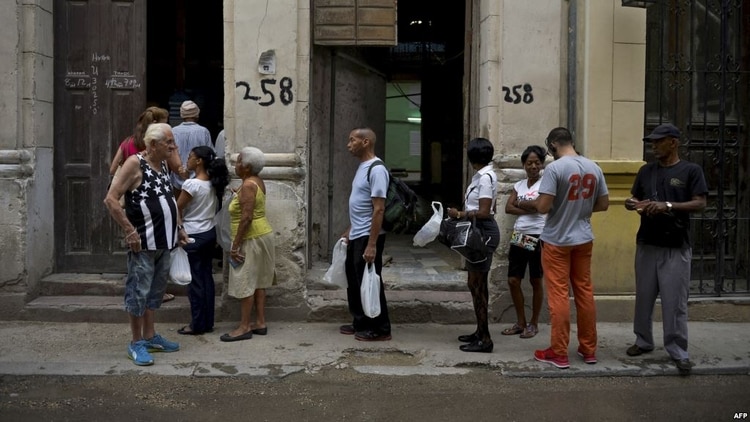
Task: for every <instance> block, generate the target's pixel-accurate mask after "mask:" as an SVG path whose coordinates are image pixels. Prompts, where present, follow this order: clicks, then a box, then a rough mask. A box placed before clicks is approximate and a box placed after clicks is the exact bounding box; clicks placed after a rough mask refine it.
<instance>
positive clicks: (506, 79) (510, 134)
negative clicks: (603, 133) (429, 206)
mask: <svg viewBox="0 0 750 422" xmlns="http://www.w3.org/2000/svg"><path fill="white" fill-rule="evenodd" d="M483 6H484V4H483ZM493 7H499V8H500V11H499V12H498V13H499V14H500V17H501V25H500V27H501V30H500V31H498V32H497V33H495V34H494V36H496V37H497V41H496V42H494V44H496V45H495V46H489V47H487V48H486V51H487V54H489V55H490V56H489V57H486V58H482V61H483V62H484V63H488V64H489V63H493V61H492V60H490V59H491V57H493V56H495V55H499V56H500V57H501V61H500V65H499V67H498V72H499V77H498V83H497V85H493V86H492V91H491V92H492V97H491V98H488V99H487V100H488V101H491V104H490V105H488V106H490V107H495V106H496V107H497V110H498V115H499V119H500V122H499V127H498V129H497V139H492V138H490V140H491V141H492V142H493V143H494V145H495V155H496V156H495V166H496V171H497V174H498V182H499V186H498V188H499V189H498V192H499V196H498V205H497V210H498V213H497V221H498V224H499V225H500V228H501V232H502V238H503V239H507V238H508V237H509V236H510V233H511V231H512V230H513V223H514V222H515V219H516V217H515V216H512V215H506V214H505V212H504V209H505V202H506V201H507V199H508V193H509V192H510V191H511V190H512V188H513V184H514V183H515V182H516V181H518V180H519V179H522V178H524V177H526V176H525V173H524V171H523V169H522V166H521V160H520V156H521V152H523V150H524V149H525V148H526V147H527V146H529V145H542V146H544V139H545V138H546V136H547V133H548V132H549V130H550V129H552V128H554V127H557V126H560V117H559V116H560V107H561V104H562V103H563V101H562V98H561V95H562V82H563V74H562V64H561V49H562V46H563V45H564V44H565V42H566V40H564V39H562V38H561V25H562V23H563V22H565V20H564V19H565V13H563V10H562V6H561V2H560V1H557V0H545V1H538V2H516V1H509V0H506V1H503V2H498V4H497V5H495V6H493ZM482 13H485V11H484V10H482ZM488 13H493V12H492V11H491V10H490V11H489V12H488ZM487 19H493V18H492V17H491V16H489V17H487ZM484 34H485V31H483V32H482V36H484ZM493 41H495V40H493V39H490V42H491V43H492V42H493ZM498 50H499V52H498ZM500 52H501V53H500ZM481 98H482V97H481V96H480V99H481ZM507 252H508V247H507V242H502V243H501V245H500V247H498V249H497V258H498V259H496V262H497V264H496V265H498V270H496V272H495V273H494V274H495V275H496V277H499V278H501V279H503V280H504V279H505V278H506V272H507V271H506V268H507V267H506V266H507V259H506V257H507Z"/></svg>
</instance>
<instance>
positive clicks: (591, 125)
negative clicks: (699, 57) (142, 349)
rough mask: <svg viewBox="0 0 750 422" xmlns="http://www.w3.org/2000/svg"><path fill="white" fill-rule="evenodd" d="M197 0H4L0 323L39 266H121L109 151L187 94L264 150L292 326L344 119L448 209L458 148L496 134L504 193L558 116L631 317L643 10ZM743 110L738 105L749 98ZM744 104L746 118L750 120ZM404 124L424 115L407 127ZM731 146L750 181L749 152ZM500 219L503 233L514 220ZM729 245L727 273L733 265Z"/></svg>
mask: <svg viewBox="0 0 750 422" xmlns="http://www.w3.org/2000/svg"><path fill="white" fill-rule="evenodd" d="M149 3H151V4H149ZM156 3H158V4H156ZM190 3H192V2H185V1H184V0H171V1H164V2H161V1H160V2H147V1H146V0H130V1H111V0H89V1H86V2H72V1H68V0H19V1H18V2H17V3H16V8H15V11H16V13H6V14H3V15H1V16H0V22H1V23H2V25H0V32H2V36H1V37H0V40H2V41H0V54H1V55H2V57H3V60H2V61H0V70H1V72H0V86H2V87H3V88H4V89H3V90H2V92H0V112H2V114H3V116H4V117H5V118H4V122H5V124H4V125H3V126H2V128H1V129H0V191H2V192H3V193H4V194H3V195H2V199H1V200H0V201H1V202H2V212H0V253H1V255H2V261H3V265H2V266H1V268H0V303H2V304H3V305H4V306H1V307H0V308H2V309H3V311H2V316H3V317H13V316H14V315H17V314H18V313H19V312H21V310H22V309H23V307H24V305H25V303H27V302H28V301H30V300H32V299H34V298H35V297H36V296H38V294H39V283H40V281H41V280H42V278H44V277H45V276H47V275H49V274H52V273H118V272H123V271H124V253H123V249H122V247H121V245H120V243H119V242H120V234H119V233H117V229H116V227H113V224H112V222H111V221H110V218H109V216H108V214H107V212H106V210H105V208H104V207H103V206H102V199H103V197H104V194H105V192H106V186H107V183H108V168H109V162H110V159H111V157H112V155H113V152H114V151H115V149H114V148H116V146H117V145H118V143H119V141H120V140H122V139H123V138H124V137H125V136H127V135H128V134H129V133H130V132H131V131H132V126H133V125H134V123H135V121H136V119H137V116H138V115H139V114H140V112H141V111H142V110H143V109H144V108H145V107H146V106H147V105H160V106H162V107H165V108H169V109H170V110H174V109H175V105H177V107H179V103H180V101H181V100H182V99H186V98H191V99H194V100H196V102H198V103H199V105H201V109H202V113H201V118H202V122H204V123H203V124H205V125H206V126H207V127H209V129H210V130H211V131H212V134H213V135H214V136H215V135H216V134H217V133H218V131H219V130H220V129H224V131H225V133H226V138H227V150H228V152H229V158H230V161H231V160H232V159H233V157H234V155H233V154H234V153H235V152H236V151H238V150H239V149H241V148H242V147H244V146H249V145H252V146H256V147H259V148H260V149H261V150H263V151H264V152H265V153H266V155H267V167H266V169H265V170H264V171H263V176H264V178H265V180H266V181H267V186H268V202H267V204H268V205H267V206H268V214H269V216H270V217H269V218H270V220H271V223H272V225H273V227H274V229H275V232H276V235H277V245H278V251H277V257H279V262H278V268H277V269H278V272H279V280H281V281H282V282H281V284H280V285H279V286H278V287H277V288H276V289H275V293H274V294H273V295H272V297H271V298H270V299H269V301H270V303H269V306H277V307H280V308H284V309H287V310H288V312H289V314H290V315H294V316H296V317H299V318H305V315H306V312H307V309H308V304H307V300H308V296H307V293H306V285H307V279H308V278H309V277H310V274H311V273H312V272H313V271H312V270H313V269H315V268H319V267H320V266H325V265H326V262H327V260H328V259H329V257H328V254H329V252H330V250H331V249H332V246H333V243H334V242H335V240H336V239H337V237H338V235H339V234H340V233H341V232H343V230H344V229H345V228H346V221H348V218H347V215H346V213H347V198H348V194H349V190H350V184H351V177H352V176H353V174H354V171H355V169H356V162H354V161H353V159H352V158H351V157H350V156H349V154H348V152H347V150H346V141H347V135H348V133H349V131H350V129H351V128H353V127H358V126H370V127H372V128H373V129H374V130H375V131H376V133H378V134H379V135H381V134H382V137H381V139H382V141H381V142H379V143H378V153H379V154H380V155H381V156H384V157H386V158H387V160H386V161H388V162H398V163H399V165H403V167H404V168H403V169H402V170H403V172H404V173H403V174H404V176H405V177H406V178H407V180H413V181H414V182H415V183H414V186H415V190H417V191H418V193H419V194H420V195H422V196H423V197H426V198H428V199H439V200H442V201H443V202H444V203H446V204H448V203H460V200H461V199H460V198H461V196H462V193H463V188H464V187H465V184H466V182H467V181H468V180H469V179H470V177H471V175H470V173H469V169H468V167H467V164H466V159H465V154H464V153H465V148H464V145H465V142H466V141H467V140H468V139H470V138H473V137H476V136H483V137H487V138H488V139H490V140H491V141H492V142H493V144H494V145H495V150H496V157H495V165H496V168H497V170H498V174H499V175H500V176H501V180H499V183H500V187H501V189H500V190H501V191H502V192H504V195H507V192H508V191H509V190H510V188H511V187H512V183H513V182H515V181H516V180H518V178H520V177H522V174H523V171H522V169H521V165H520V158H519V157H520V152H521V151H523V149H524V148H525V147H526V146H528V145H532V144H538V145H544V139H545V137H546V134H547V133H548V131H549V130H550V129H551V128H553V127H556V126H566V127H569V128H570V129H571V130H572V131H573V132H574V134H575V139H576V146H577V148H578V149H579V151H580V152H581V153H583V154H584V155H586V156H587V157H589V158H591V159H593V160H595V161H596V162H597V163H599V165H600V166H601V167H602V169H603V170H604V173H605V175H606V178H607V182H608V184H609V188H610V204H611V206H610V210H609V211H608V212H606V213H598V214H596V215H595V216H594V217H593V219H592V220H593V225H594V230H595V235H596V237H597V240H596V247H595V248H594V251H595V252H594V254H595V255H594V260H593V261H594V266H593V278H594V280H595V282H596V291H597V294H599V295H600V297H601V298H603V299H607V298H615V299H622V300H621V301H612V302H613V303H614V302H617V303H618V304H621V306H622V309H623V312H625V313H627V312H630V309H631V308H632V306H631V303H630V301H629V298H630V296H631V295H632V294H633V292H634V281H633V259H634V251H635V242H634V237H635V231H636V230H637V227H638V219H637V218H636V217H634V216H633V215H632V214H629V213H627V212H626V211H625V209H624V207H623V206H622V205H623V201H624V200H625V199H626V198H627V197H629V189H630V187H631V184H632V181H633V179H634V176H635V174H636V172H637V170H638V169H639V167H640V166H641V165H642V164H643V162H644V158H645V155H644V147H643V143H642V142H641V138H642V137H643V135H644V132H645V131H646V130H647V129H648V128H649V127H653V126H655V124H658V122H656V120H659V119H662V120H664V119H665V114H664V113H662V114H659V115H658V116H657V118H656V120H654V121H647V116H650V115H648V114H647V113H646V110H647V108H648V104H647V98H646V90H647V74H648V72H647V71H648V69H647V57H650V56H649V55H648V54H647V50H648V48H647V34H648V33H649V30H648V27H647V25H648V24H649V22H650V21H649V19H654V18H653V16H654V13H655V12H654V11H652V9H643V8H631V7H624V6H623V4H622V3H623V2H622V1H621V0H603V1H599V0H571V1H563V0H540V1H535V2H525V1H517V0H500V1H486V0H464V1H448V0H444V1H439V2H435V1H432V2H423V1H417V0H412V1H409V0H402V1H400V2H398V5H396V2H395V1H393V0H346V1H345V0H341V1H326V0H274V1H261V0H242V1H239V0H224V1H223V2H196V3H216V4H215V5H206V4H203V5H191V4H190ZM427 3H429V4H427ZM435 3H439V5H437V6H436V5H435ZM664 3H665V4H666V3H669V4H678V3H680V2H674V1H672V0H665V1H664ZM704 3H705V2H704ZM708 3H710V2H708ZM428 6H429V7H428ZM665 7H666V6H665ZM747 9H748V8H747V7H745V8H744V10H743V9H742V7H741V6H740V7H739V8H738V12H740V16H741V17H745V18H746V17H747V15H748V11H747ZM647 10H648V12H647ZM706 13H708V12H706ZM747 27H748V26H744V27H741V28H740V29H739V33H733V34H732V36H734V37H738V36H739V34H742V33H744V34H747ZM665 43H667V44H668V42H665ZM737 48H740V49H742V48H744V49H745V50H742V51H745V53H746V52H747V46H744V47H742V46H740V47H737ZM649 51H650V50H649ZM743 60H747V58H743ZM743 63H744V64H742V66H747V63H745V62H743ZM743 69H744V70H745V71H746V70H747V69H750V66H748V67H744V68H743ZM739 74H740V73H738V75H739ZM742 75H743V78H744V77H746V74H745V73H742ZM744 84H745V85H741V86H739V89H747V82H744ZM394 93H396V94H395V95H394ZM396 97H398V98H399V99H402V100H403V99H407V100H408V101H409V103H408V104H406V103H405V106H404V107H403V110H406V111H402V112H399V113H400V114H399V113H396V114H393V113H391V112H390V111H389V108H388V104H389V101H390V100H392V99H394V98H396ZM736 104H737V107H742V106H745V108H747V107H746V106H747V96H745V99H744V100H741V101H739V102H736ZM410 110H411V111H410ZM412 111H414V112H415V113H416V115H415V116H406V115H405V114H408V113H411V112H412ZM738 116H739V117H738V119H739V121H744V122H747V120H748V115H747V112H746V111H740V112H739V114H738ZM402 117H403V118H404V119H405V118H407V117H411V118H412V119H420V120H419V121H421V123H420V124H418V125H415V126H414V127H413V128H412V127H408V126H407V127H406V128H405V129H403V128H404V122H403V121H400V120H399V119H401V120H403V119H402ZM666 117H667V118H666V120H669V119H668V117H669V116H666ZM409 121H410V122H411V120H409ZM677 123H680V122H677ZM738 126H739V123H738ZM743 127H744V126H743ZM399 128H402V129H403V130H401V129H399ZM388 134H391V135H392V136H390V137H389V136H388ZM736 134H738V135H737V136H739V137H740V138H739V139H738V140H737V142H739V143H740V144H742V145H746V144H747V139H746V135H745V132H744V131H739V132H736ZM395 151H401V152H398V153H395ZM739 155H740V156H741V157H740V158H739V159H738V164H737V167H738V168H741V169H742V171H743V173H742V174H745V173H744V171H745V169H746V166H747V162H748V158H747V155H748V153H747V147H746V146H743V147H741V148H739ZM740 180H741V179H740ZM743 189H746V188H743ZM744 193H746V192H744ZM506 198H507V196H503V197H501V204H504V201H505V199H506ZM745 207H746V203H745ZM500 208H501V209H502V207H500ZM744 216H745V217H746V216H747V213H745V214H744ZM497 220H498V222H499V224H500V225H501V227H502V228H503V230H504V232H505V233H509V232H510V230H511V228H512V219H511V218H509V217H507V216H505V215H504V214H503V213H502V212H500V213H498V215H497ZM738 221H740V226H741V227H740V229H739V233H740V234H739V236H740V238H744V239H747V222H746V221H745V222H744V223H742V222H741V221H743V220H742V219H740V220H738ZM743 224H744V225H743ZM719 231H721V230H719ZM742 236H744V237H742ZM735 239H736V238H735ZM746 243H747V242H746ZM504 253H505V250H504V249H503V248H500V249H499V250H498V256H497V257H496V262H498V268H497V269H496V270H495V271H494V272H493V275H492V278H493V280H494V281H495V283H496V285H498V286H500V285H504V283H503V281H504V280H505V270H504V268H505V267H504V265H505V263H504ZM742 254H744V258H742V257H740V258H738V259H737V262H736V263H735V265H740V266H747V251H741V250H740V251H738V256H742ZM740 272H741V271H740ZM742 276H743V275H742V274H740V275H738V276H736V277H735V279H736V280H737V282H738V284H736V285H735V287H734V292H735V293H740V294H741V295H742V294H747V292H748V287H747V278H746V273H745V278H744V284H742V283H743V281H742ZM737 286H738V287H737ZM506 300H507V298H506ZM613 306H615V305H613ZM617 306H620V305H617Z"/></svg>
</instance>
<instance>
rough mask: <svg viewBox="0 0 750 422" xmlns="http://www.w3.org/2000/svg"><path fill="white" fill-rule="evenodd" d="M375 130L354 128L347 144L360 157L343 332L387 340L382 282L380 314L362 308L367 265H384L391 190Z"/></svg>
mask: <svg viewBox="0 0 750 422" xmlns="http://www.w3.org/2000/svg"><path fill="white" fill-rule="evenodd" d="M375 139H376V138H375V132H373V130H372V129H370V128H358V129H354V130H352V131H351V133H350V134H349V141H348V143H347V148H348V149H349V152H350V153H351V154H352V155H353V156H354V157H356V158H357V159H358V160H359V161H360V164H359V167H358V168H357V173H356V174H355V175H354V180H353V181H352V193H351V195H350V196H349V221H350V226H349V228H348V229H347V230H346V232H344V234H343V235H342V237H344V238H345V239H346V241H347V243H348V246H347V248H346V279H347V283H348V287H347V289H346V297H347V299H348V301H349V313H351V314H352V324H351V325H348V324H347V325H342V326H341V327H340V328H339V332H341V334H349V335H351V334H354V338H356V339H357V340H359V341H386V340H390V339H391V321H390V319H389V318H388V304H387V303H386V300H385V289H384V288H383V282H382V279H381V282H380V315H378V316H376V317H374V318H370V317H368V316H367V315H365V313H364V310H363V308H362V297H361V295H360V290H359V289H360V286H361V284H362V276H363V275H364V272H365V269H366V267H367V265H375V272H376V273H377V274H378V275H380V274H381V269H382V267H383V248H384V246H385V231H384V230H383V229H382V226H383V218H384V215H385V198H386V194H387V193H388V178H389V175H388V170H387V169H386V168H385V166H382V165H374V164H382V161H380V159H379V158H378V157H377V156H376V155H375Z"/></svg>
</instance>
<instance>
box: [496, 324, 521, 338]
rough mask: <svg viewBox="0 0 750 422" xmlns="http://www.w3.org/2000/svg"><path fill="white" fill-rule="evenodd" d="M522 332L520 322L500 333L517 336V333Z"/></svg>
mask: <svg viewBox="0 0 750 422" xmlns="http://www.w3.org/2000/svg"><path fill="white" fill-rule="evenodd" d="M521 333H523V328H521V327H520V326H519V325H518V324H513V326H512V327H510V328H506V329H504V330H503V331H501V332H500V334H502V335H504V336H515V335H516V334H521Z"/></svg>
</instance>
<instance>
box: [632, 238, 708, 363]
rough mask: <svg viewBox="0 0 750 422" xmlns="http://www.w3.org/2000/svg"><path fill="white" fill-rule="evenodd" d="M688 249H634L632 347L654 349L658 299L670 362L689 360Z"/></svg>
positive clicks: (689, 250)
mask: <svg viewBox="0 0 750 422" xmlns="http://www.w3.org/2000/svg"><path fill="white" fill-rule="evenodd" d="M692 257H693V250H692V249H691V248H685V249H680V248H663V247H659V246H651V245H637V246H636V249H635V318H634V321H633V332H634V333H635V335H636V340H635V344H636V345H638V347H640V348H641V349H645V350H651V349H653V348H654V336H653V333H652V323H653V318H652V317H653V313H654V304H655V303H656V296H657V295H659V296H660V297H661V315H662V321H663V322H662V323H663V325H664V349H665V350H666V351H667V353H669V356H671V357H672V359H687V358H688V352H687V348H688V327H687V318H688V315H687V302H688V294H689V287H690V261H691V260H692Z"/></svg>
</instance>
